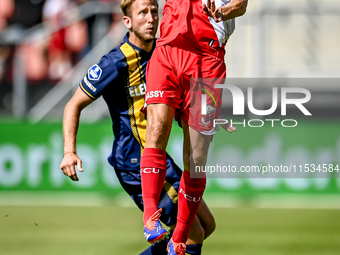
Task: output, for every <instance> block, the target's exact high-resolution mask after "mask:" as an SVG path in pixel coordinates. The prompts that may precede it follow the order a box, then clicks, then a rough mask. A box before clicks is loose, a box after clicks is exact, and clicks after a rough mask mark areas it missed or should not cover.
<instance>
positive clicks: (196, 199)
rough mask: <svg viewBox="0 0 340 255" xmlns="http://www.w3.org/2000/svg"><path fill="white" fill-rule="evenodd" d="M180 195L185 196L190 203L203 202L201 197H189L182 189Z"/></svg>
mask: <svg viewBox="0 0 340 255" xmlns="http://www.w3.org/2000/svg"><path fill="white" fill-rule="evenodd" d="M179 193H181V194H183V196H184V197H185V199H186V200H188V201H190V202H195V203H198V202H199V201H201V197H192V196H189V195H187V194H185V192H184V190H183V189H182V188H181V189H180V191H179Z"/></svg>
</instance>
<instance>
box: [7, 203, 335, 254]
mask: <svg viewBox="0 0 340 255" xmlns="http://www.w3.org/2000/svg"><path fill="white" fill-rule="evenodd" d="M212 212H213V214H214V215H215V218H216V222H217V229H216V231H215V233H214V234H213V235H212V236H211V237H209V238H208V239H207V240H206V242H205V244H204V246H203V254H212V255H226V254H228V255H229V254H230V255H249V254H252V255H256V254H261V255H267V254H268V255H269V254H270V255H285V254H287V255H293V254H299V255H300V254H306V255H307V254H308V255H311V254H315V255H316V254H317V255H322V254H325V255H326V254H327V255H330V254H331V255H333V254H340V241H339V240H340V217H339V216H340V211H339V210H320V209H318V210H307V209H303V210H302V209H256V208H249V207H244V208H233V209H217V208H213V209H212ZM147 246H148V244H147V243H146V242H145V241H144V238H143V233H142V214H141V212H140V211H139V210H138V209H137V208H134V207H131V208H122V207H117V206H113V205H108V206H98V207H62V206H59V207H50V206H37V207H33V206H32V207H30V206H0V254H1V255H33V254H34V255H37V254H38V255H39V254H48V255H61V254H62V255H68V254H69V255H94V254H96V255H101V254H102V255H109V254H112V255H129V254H139V252H141V251H142V250H143V249H145V248H146V247H147Z"/></svg>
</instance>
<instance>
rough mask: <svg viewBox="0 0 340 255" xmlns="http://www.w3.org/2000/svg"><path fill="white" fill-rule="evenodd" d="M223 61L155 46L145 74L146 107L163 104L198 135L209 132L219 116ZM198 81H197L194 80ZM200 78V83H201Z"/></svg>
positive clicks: (182, 50)
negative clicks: (198, 133)
mask: <svg viewBox="0 0 340 255" xmlns="http://www.w3.org/2000/svg"><path fill="white" fill-rule="evenodd" d="M225 76H226V66H225V63H224V60H223V59H221V58H219V57H216V56H213V55H211V54H209V53H205V52H202V51H198V50H194V49H191V50H190V49H183V45H181V48H177V47H175V46H170V45H162V46H157V47H156V49H155V51H154V52H153V54H152V57H151V59H150V61H149V63H148V66H147V71H146V96H145V101H146V104H147V105H149V104H167V105H169V106H172V107H174V108H175V109H176V112H177V116H178V117H179V118H181V119H183V120H184V121H185V122H186V123H187V124H188V125H189V126H190V127H192V128H193V129H195V130H197V131H198V132H201V133H207V134H209V132H212V131H213V130H214V127H213V121H212V120H213V119H217V118H218V117H219V115H220V112H221V100H220V98H221V96H222V89H215V88H214V84H221V83H224V78H225ZM198 78H199V79H198ZM201 78H203V79H204V80H203V82H202V80H201ZM202 94H206V105H207V108H206V109H207V110H206V114H205V115H203V114H202V100H201V98H202Z"/></svg>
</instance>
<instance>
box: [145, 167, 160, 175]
mask: <svg viewBox="0 0 340 255" xmlns="http://www.w3.org/2000/svg"><path fill="white" fill-rule="evenodd" d="M141 172H142V173H143V174H159V168H154V167H147V168H142V169H141Z"/></svg>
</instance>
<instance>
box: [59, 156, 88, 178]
mask: <svg viewBox="0 0 340 255" xmlns="http://www.w3.org/2000/svg"><path fill="white" fill-rule="evenodd" d="M76 165H77V166H78V170H79V171H80V172H83V171H84V169H83V168H82V162H81V160H80V158H79V157H78V155H77V154H76V153H72V152H71V153H66V154H65V155H64V158H63V161H62V162H61V164H60V168H61V170H62V171H63V173H64V174H65V175H67V176H68V177H70V178H71V180H72V181H79V179H78V176H77V173H76V167H75V166H76Z"/></svg>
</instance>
